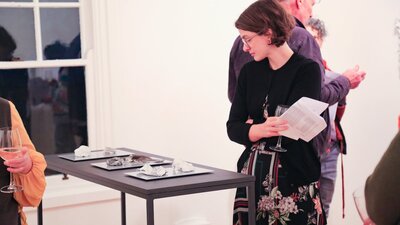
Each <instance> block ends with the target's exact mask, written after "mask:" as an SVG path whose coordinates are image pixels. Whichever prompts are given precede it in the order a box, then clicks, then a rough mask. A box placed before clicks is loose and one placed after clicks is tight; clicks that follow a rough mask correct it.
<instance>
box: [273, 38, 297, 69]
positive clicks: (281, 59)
mask: <svg viewBox="0 0 400 225" xmlns="http://www.w3.org/2000/svg"><path fill="white" fill-rule="evenodd" d="M292 55H293V50H292V49H290V47H289V45H288V44H287V43H286V42H285V43H284V44H283V45H282V46H280V47H277V48H276V49H275V51H274V52H273V53H271V55H270V56H269V57H268V61H269V66H270V67H271V69H273V70H277V69H279V68H281V67H282V66H283V65H285V64H286V63H287V61H289V59H290V57H291V56H292Z"/></svg>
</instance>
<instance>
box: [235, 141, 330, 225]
mask: <svg viewBox="0 0 400 225" xmlns="http://www.w3.org/2000/svg"><path fill="white" fill-rule="evenodd" d="M279 154H285V153H275V152H270V151H263V150H261V149H260V148H258V147H253V148H252V151H251V152H250V151H245V152H244V153H243V154H242V156H241V157H240V159H239V162H238V171H240V172H241V173H244V174H251V175H254V176H256V185H255V187H256V190H255V191H256V198H257V201H256V202H257V206H256V209H257V212H256V215H257V218H256V224H257V225H275V224H276V225H279V224H280V225H294V224H299V225H300V224H301V225H313V224H315V225H324V224H326V220H325V215H324V213H323V210H322V206H321V205H322V204H321V201H320V196H319V187H318V183H317V182H313V183H310V184H304V185H294V184H293V183H292V182H291V181H290V176H288V174H287V172H286V170H285V168H284V167H283V166H282V164H281V163H280V157H279ZM247 211H248V205H247V193H246V188H239V189H238V190H237V193H236V198H235V204H234V220H233V224H235V225H247Z"/></svg>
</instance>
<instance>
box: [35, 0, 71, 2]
mask: <svg viewBox="0 0 400 225" xmlns="http://www.w3.org/2000/svg"><path fill="white" fill-rule="evenodd" d="M78 1H79V0H40V2H78Z"/></svg>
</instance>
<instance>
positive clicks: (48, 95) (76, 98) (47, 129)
mask: <svg viewBox="0 0 400 225" xmlns="http://www.w3.org/2000/svg"><path fill="white" fill-rule="evenodd" d="M84 77H85V75H84V68H83V67H61V68H39V69H31V70H30V71H29V94H30V100H31V138H32V141H33V143H34V144H35V146H36V148H37V149H38V151H40V152H42V153H44V154H54V153H57V154H58V153H66V152H73V150H74V149H75V148H77V147H78V146H79V145H82V144H84V145H87V144H88V139H87V123H86V121H87V117H86V96H85V89H86V88H85V82H84V80H85V78H84Z"/></svg>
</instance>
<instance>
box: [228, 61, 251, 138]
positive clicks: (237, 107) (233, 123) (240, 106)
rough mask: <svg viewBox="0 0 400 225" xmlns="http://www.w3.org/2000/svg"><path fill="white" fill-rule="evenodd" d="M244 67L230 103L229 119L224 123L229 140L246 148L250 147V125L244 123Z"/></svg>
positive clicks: (245, 111)
mask: <svg viewBox="0 0 400 225" xmlns="http://www.w3.org/2000/svg"><path fill="white" fill-rule="evenodd" d="M245 71H246V66H244V67H243V68H242V70H241V71H240V75H239V79H238V85H237V89H236V94H235V97H234V99H233V102H232V106H231V110H230V113H229V119H228V122H227V123H226V127H227V131H228V136H229V139H231V140H232V141H234V142H237V143H239V144H243V145H246V146H249V145H251V141H250V139H249V131H250V127H251V125H250V124H247V123H246V120H247V119H248V116H249V114H248V112H247V110H246V75H245Z"/></svg>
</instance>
